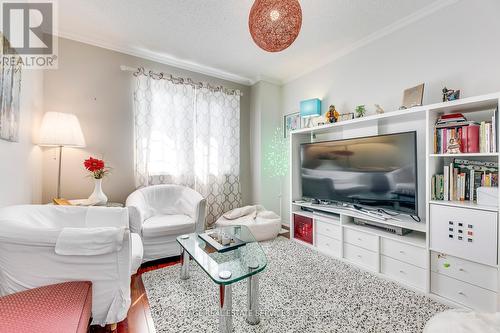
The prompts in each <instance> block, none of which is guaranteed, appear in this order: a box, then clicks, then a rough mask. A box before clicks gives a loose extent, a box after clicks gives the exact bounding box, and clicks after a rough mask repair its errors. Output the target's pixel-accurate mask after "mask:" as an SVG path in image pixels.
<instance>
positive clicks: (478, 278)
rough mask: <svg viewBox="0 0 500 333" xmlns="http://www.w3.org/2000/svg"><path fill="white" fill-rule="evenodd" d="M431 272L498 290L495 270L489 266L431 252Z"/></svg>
mask: <svg viewBox="0 0 500 333" xmlns="http://www.w3.org/2000/svg"><path fill="white" fill-rule="evenodd" d="M431 270H432V271H433V272H436V273H440V274H443V275H447V276H449V277H452V278H455V279H457V280H460V281H464V282H468V283H471V284H474V285H476V286H479V287H483V288H486V289H489V290H492V291H497V290H498V282H497V269H496V268H494V267H491V266H486V265H481V264H478V263H475V262H471V261H468V260H464V259H460V258H457V257H453V256H450V255H445V254H440V253H436V252H431Z"/></svg>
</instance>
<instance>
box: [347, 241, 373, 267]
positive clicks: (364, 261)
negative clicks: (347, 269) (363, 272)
mask: <svg viewBox="0 0 500 333" xmlns="http://www.w3.org/2000/svg"><path fill="white" fill-rule="evenodd" d="M377 257H378V254H377V253H375V252H372V251H368V250H365V249H362V248H360V247H357V246H354V245H351V244H347V243H344V258H345V259H346V260H349V261H351V262H353V263H355V264H358V265H360V266H363V267H366V268H367V269H370V270H372V271H375V272H376V271H378V267H377V264H378V260H377V259H378V258H377Z"/></svg>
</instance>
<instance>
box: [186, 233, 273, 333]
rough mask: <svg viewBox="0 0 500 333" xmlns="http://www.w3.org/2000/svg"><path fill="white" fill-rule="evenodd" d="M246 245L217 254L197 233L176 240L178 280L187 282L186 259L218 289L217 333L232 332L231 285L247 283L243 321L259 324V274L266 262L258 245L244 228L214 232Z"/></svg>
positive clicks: (187, 264)
mask: <svg viewBox="0 0 500 333" xmlns="http://www.w3.org/2000/svg"><path fill="white" fill-rule="evenodd" d="M215 230H220V231H222V232H225V233H227V234H231V235H234V236H236V237H237V238H239V239H241V240H242V241H245V242H247V243H246V244H245V245H243V246H240V247H238V248H236V249H233V250H230V251H227V252H217V251H216V250H215V249H214V248H213V247H212V246H211V245H209V244H208V243H206V242H205V241H204V240H202V239H201V238H200V237H198V234H197V233H192V234H188V235H182V236H179V237H177V242H178V243H179V244H180V246H181V250H182V251H181V264H182V265H181V272H180V278H181V279H183V280H186V279H189V259H190V258H192V259H193V260H194V261H195V262H196V263H197V264H198V266H200V267H201V268H202V269H203V270H204V271H205V273H206V274H207V275H208V276H209V277H210V278H211V279H212V281H214V282H215V283H216V284H218V285H219V297H220V302H219V332H221V333H229V332H232V330H233V318H232V284H233V283H236V282H238V281H241V280H244V279H246V280H247V317H246V321H247V323H249V324H250V325H256V324H258V323H259V322H260V318H259V313H258V312H259V273H260V272H262V271H263V270H264V269H265V268H266V265H267V258H266V255H265V254H264V251H263V250H262V248H261V247H260V245H259V243H258V242H257V241H256V240H255V237H254V236H253V235H252V233H251V232H250V230H248V228H247V227H245V226H229V227H222V228H217V229H215Z"/></svg>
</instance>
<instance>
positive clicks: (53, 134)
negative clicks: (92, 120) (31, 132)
mask: <svg viewBox="0 0 500 333" xmlns="http://www.w3.org/2000/svg"><path fill="white" fill-rule="evenodd" d="M38 145H39V146H46V147H58V148H59V168H58V173H57V198H61V166H62V149H63V147H72V148H83V147H85V139H84V137H83V133H82V129H81V127H80V122H79V121H78V118H77V117H76V116H75V115H74V114H70V113H60V112H46V113H45V114H44V116H43V119H42V125H41V127H40V138H39V141H38Z"/></svg>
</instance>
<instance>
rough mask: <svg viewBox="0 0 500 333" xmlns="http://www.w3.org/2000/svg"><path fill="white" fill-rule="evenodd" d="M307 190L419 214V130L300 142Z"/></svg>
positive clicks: (320, 197)
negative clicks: (417, 131)
mask: <svg viewBox="0 0 500 333" xmlns="http://www.w3.org/2000/svg"><path fill="white" fill-rule="evenodd" d="M300 157H301V161H300V163H301V182H302V196H303V197H304V198H305V199H316V200H324V201H328V202H340V203H349V204H357V205H360V206H371V207H374V208H375V207H376V208H381V209H384V210H391V211H397V212H402V213H406V214H410V215H418V214H417V212H418V210H417V198H418V196H417V134H416V132H405V133H396V134H387V135H377V136H370V137H363V138H355V139H347V140H337V141H325V142H317V143H308V144H302V145H301V152H300Z"/></svg>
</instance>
